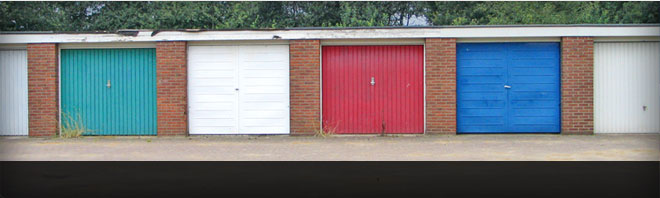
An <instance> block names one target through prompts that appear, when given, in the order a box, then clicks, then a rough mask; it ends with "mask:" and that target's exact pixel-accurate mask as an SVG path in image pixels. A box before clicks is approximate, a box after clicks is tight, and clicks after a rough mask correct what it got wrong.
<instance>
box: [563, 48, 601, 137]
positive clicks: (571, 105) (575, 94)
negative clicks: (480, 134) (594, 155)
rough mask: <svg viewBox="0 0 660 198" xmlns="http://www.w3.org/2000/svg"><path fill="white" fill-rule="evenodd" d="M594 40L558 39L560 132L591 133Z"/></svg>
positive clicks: (592, 119) (592, 121)
mask: <svg viewBox="0 0 660 198" xmlns="http://www.w3.org/2000/svg"><path fill="white" fill-rule="evenodd" d="M593 79H594V40H593V38H591V37H563V38H562V39H561V133H562V134H584V135H589V134H593V133H594V118H593V116H594V88H593Z"/></svg>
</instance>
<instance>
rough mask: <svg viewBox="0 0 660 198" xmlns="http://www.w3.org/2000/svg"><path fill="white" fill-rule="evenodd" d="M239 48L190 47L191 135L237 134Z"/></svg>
mask: <svg viewBox="0 0 660 198" xmlns="http://www.w3.org/2000/svg"><path fill="white" fill-rule="evenodd" d="M237 64H238V49H235V48H221V47H214V46H191V47H190V48H189V49H188V73H189V76H188V108H189V119H188V120H189V125H190V134H220V133H228V134H231V133H237V132H238V125H237V122H236V114H238V93H236V88H237V87H238V78H237V74H238V70H237V68H236V65H237Z"/></svg>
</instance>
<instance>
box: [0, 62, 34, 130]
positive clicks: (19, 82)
mask: <svg viewBox="0 0 660 198" xmlns="http://www.w3.org/2000/svg"><path fill="white" fill-rule="evenodd" d="M27 95H28V89H27V51H25V50H0V135H28V99H27Z"/></svg>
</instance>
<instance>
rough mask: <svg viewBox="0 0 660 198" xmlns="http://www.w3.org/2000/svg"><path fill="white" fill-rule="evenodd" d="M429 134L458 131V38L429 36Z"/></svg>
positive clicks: (427, 90)
mask: <svg viewBox="0 0 660 198" xmlns="http://www.w3.org/2000/svg"><path fill="white" fill-rule="evenodd" d="M426 133H428V134H456V39H455V38H427V39H426Z"/></svg>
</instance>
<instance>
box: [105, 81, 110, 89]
mask: <svg viewBox="0 0 660 198" xmlns="http://www.w3.org/2000/svg"><path fill="white" fill-rule="evenodd" d="M105 86H107V87H108V88H110V86H112V85H111V84H110V80H108V84H106V85H105Z"/></svg>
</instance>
